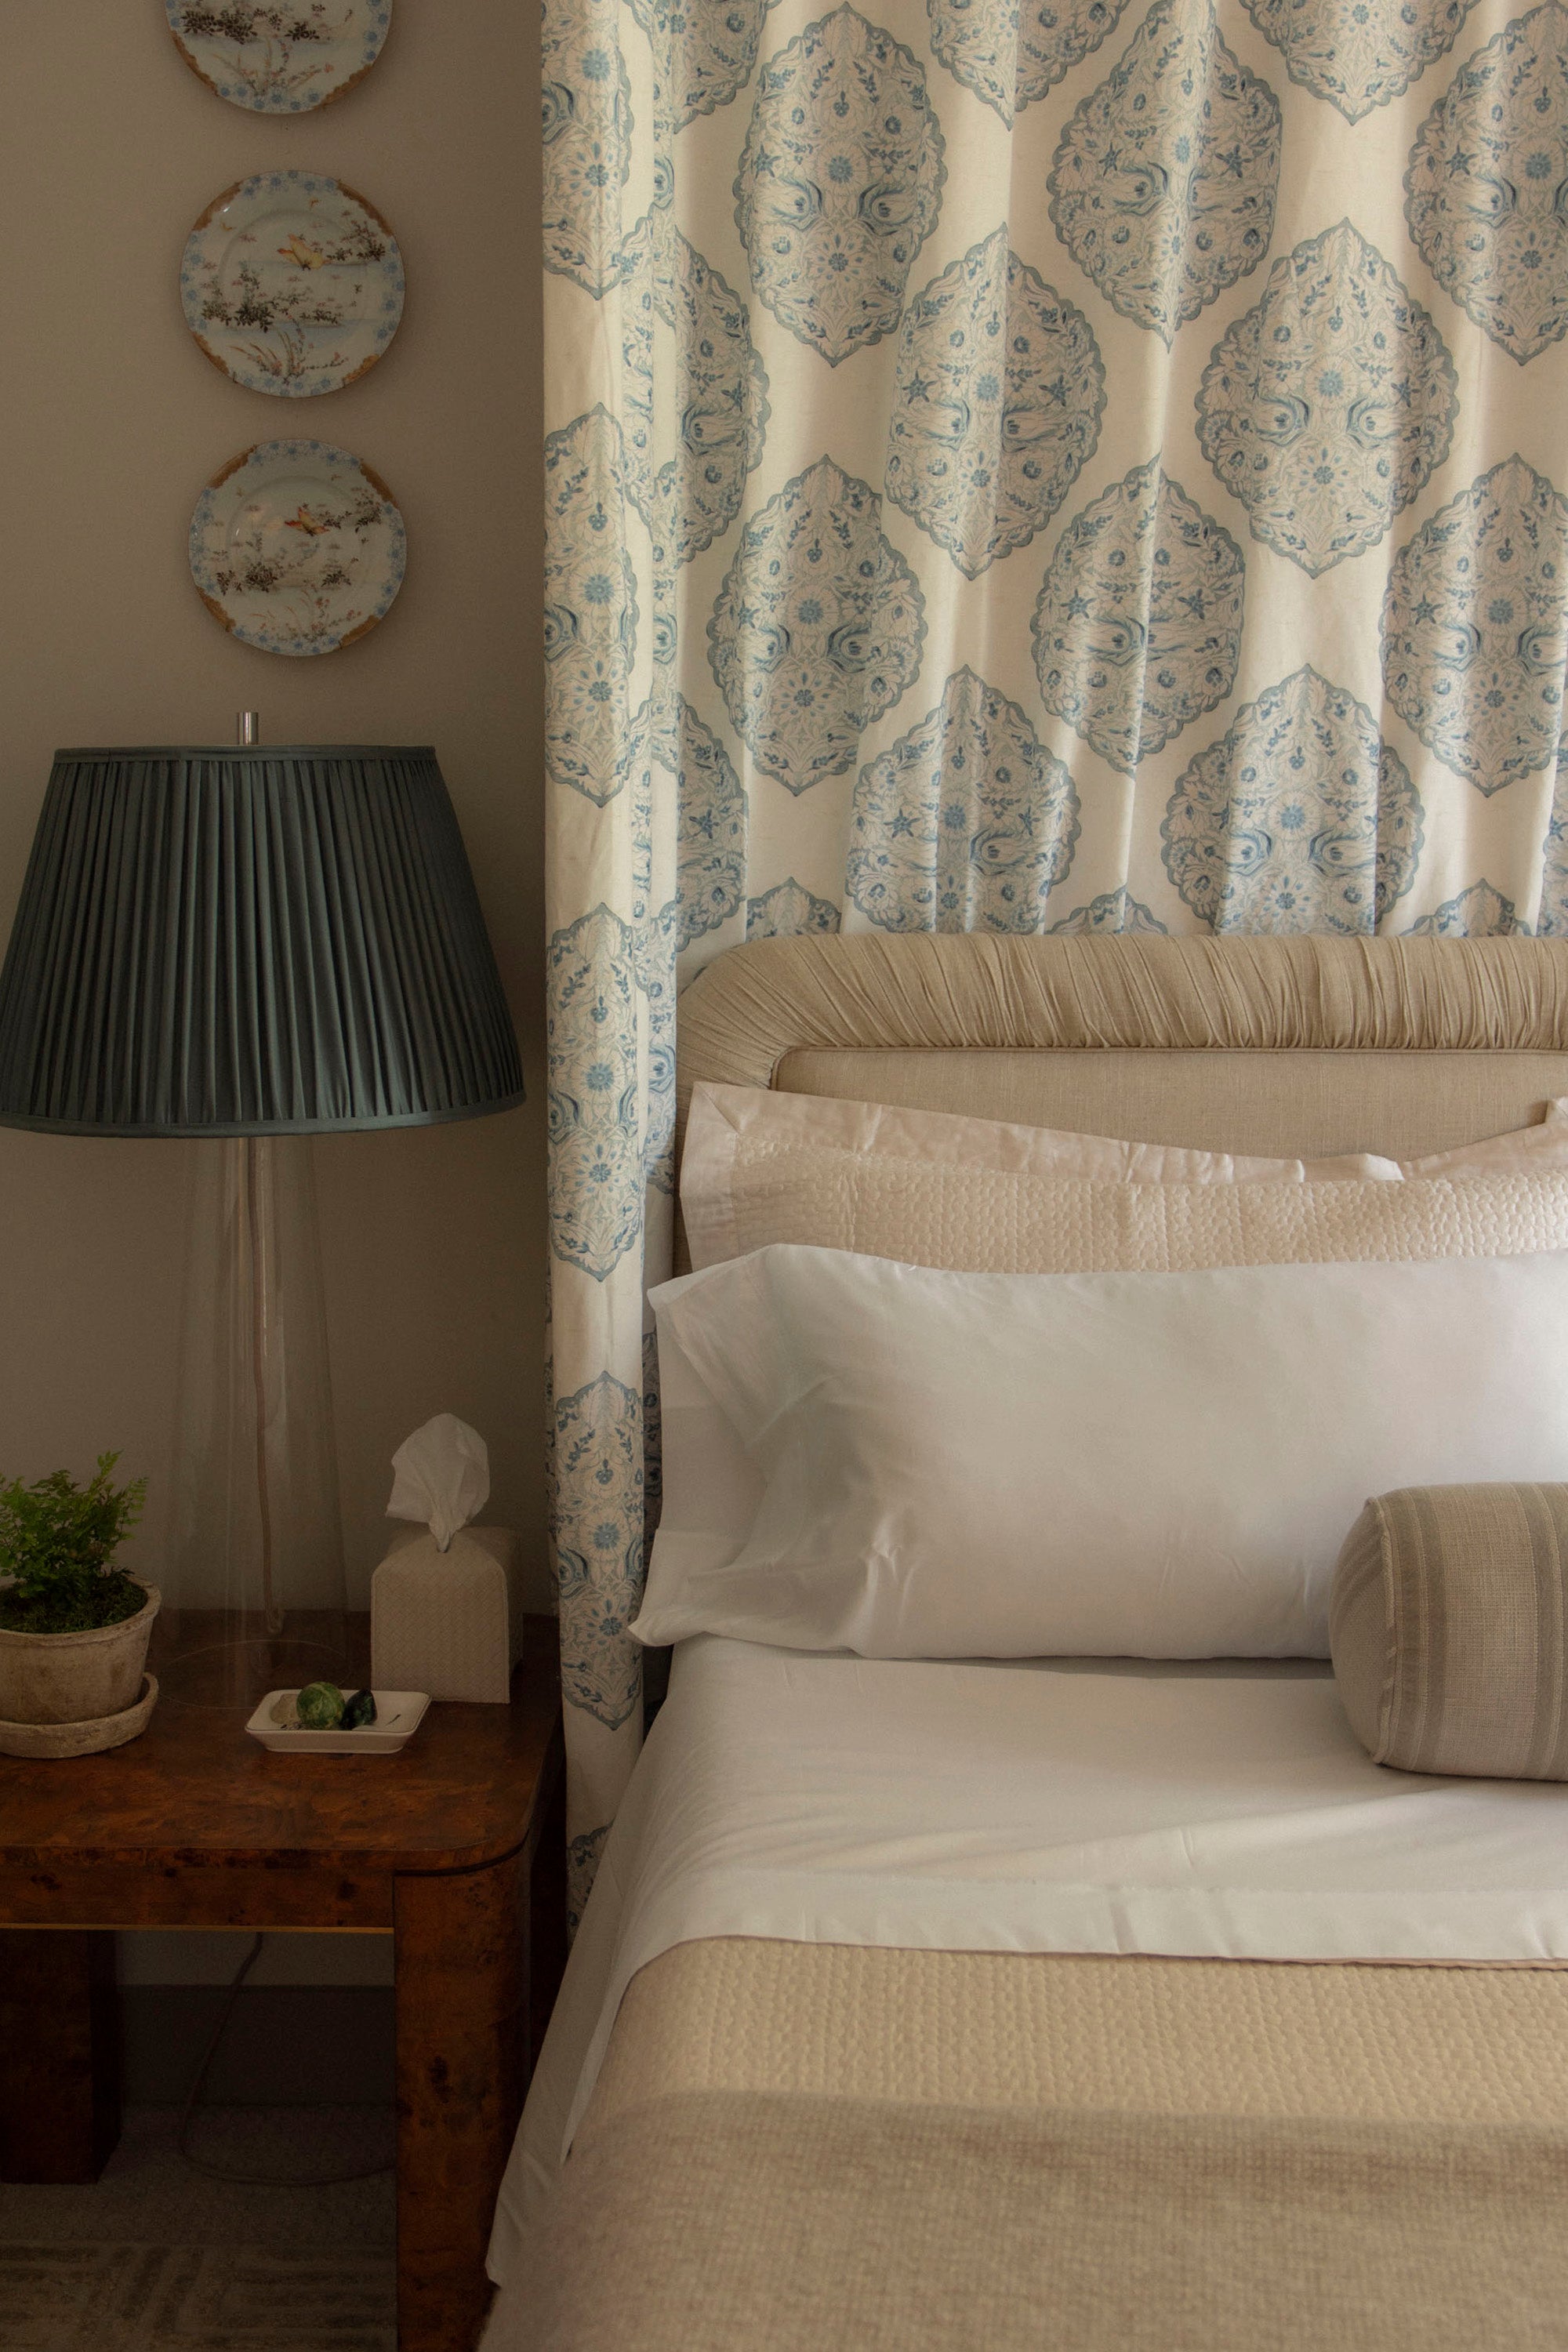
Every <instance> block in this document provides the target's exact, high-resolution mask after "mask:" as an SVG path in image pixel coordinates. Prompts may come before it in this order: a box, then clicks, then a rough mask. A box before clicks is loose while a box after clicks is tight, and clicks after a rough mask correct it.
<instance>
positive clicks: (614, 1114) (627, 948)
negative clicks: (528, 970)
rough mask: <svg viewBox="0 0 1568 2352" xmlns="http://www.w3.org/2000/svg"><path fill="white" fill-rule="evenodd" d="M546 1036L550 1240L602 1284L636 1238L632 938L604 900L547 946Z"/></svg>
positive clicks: (638, 1151)
mask: <svg viewBox="0 0 1568 2352" xmlns="http://www.w3.org/2000/svg"><path fill="white" fill-rule="evenodd" d="M546 981H547V996H546V1015H545V1034H546V1037H547V1040H548V1043H549V1048H550V1149H551V1151H552V1155H553V1157H554V1160H555V1163H556V1168H557V1170H558V1171H559V1181H558V1183H557V1185H556V1188H555V1192H554V1194H553V1196H552V1203H551V1231H550V1246H551V1248H552V1251H553V1252H554V1255H556V1256H557V1257H558V1258H561V1259H563V1260H564V1261H565V1263H566V1264H567V1265H576V1266H580V1267H581V1268H582V1270H583V1272H584V1274H587V1275H591V1276H593V1277H594V1278H595V1280H596V1281H599V1282H602V1281H603V1280H604V1279H605V1276H606V1275H608V1274H610V1273H611V1272H612V1271H613V1270H614V1268H615V1267H616V1265H618V1264H619V1263H620V1261H621V1259H622V1258H623V1257H624V1256H625V1255H626V1252H627V1251H628V1250H629V1249H631V1248H632V1247H633V1245H634V1244H636V1243H637V1241H638V1240H639V1238H640V1236H641V1225H642V1187H643V1143H642V1112H641V1105H640V1102H639V1099H638V1090H637V942H636V937H635V934H634V933H633V931H632V929H631V927H630V926H629V925H628V924H626V923H623V922H622V921H621V920H620V918H619V917H618V916H616V915H613V914H612V913H611V912H610V910H609V908H607V907H596V908H595V909H594V911H593V913H592V914H588V915H584V916H581V917H580V918H579V919H578V920H577V921H576V922H575V923H573V924H571V925H570V926H569V927H568V928H567V929H565V930H564V931H561V932H558V933H557V934H556V936H555V938H554V939H553V940H552V941H551V943H550V953H549V958H548V962H547V971H546Z"/></svg>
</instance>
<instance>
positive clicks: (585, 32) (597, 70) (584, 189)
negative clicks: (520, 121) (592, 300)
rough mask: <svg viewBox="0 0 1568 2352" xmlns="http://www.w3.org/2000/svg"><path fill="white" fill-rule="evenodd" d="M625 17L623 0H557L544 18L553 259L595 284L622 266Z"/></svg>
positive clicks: (582, 282)
mask: <svg viewBox="0 0 1568 2352" xmlns="http://www.w3.org/2000/svg"><path fill="white" fill-rule="evenodd" d="M619 20H620V10H619V8H618V7H616V5H614V0H570V5H560V0H552V5H551V6H550V8H549V9H548V10H547V11H546V12H545V20H544V35H543V59H542V62H543V69H544V89H543V105H544V191H543V194H544V266H545V268H546V269H554V270H559V271H560V273H561V275H562V276H563V278H575V279H576V281H577V283H578V285H579V286H581V287H582V288H583V289H584V291H585V292H587V293H589V294H602V293H603V292H604V291H605V288H606V287H608V286H611V285H613V284H614V283H615V281H616V278H618V277H619V275H620V268H621V195H622V191H623V189H624V188H625V186H626V178H627V175H628V173H629V171H630V168H631V122H632V107H631V84H630V81H629V79H628V78H627V74H626V61H625V59H624V58H622V56H621V47H620V40H619V37H618V30H617V27H618V25H619Z"/></svg>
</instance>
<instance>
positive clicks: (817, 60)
mask: <svg viewBox="0 0 1568 2352" xmlns="http://www.w3.org/2000/svg"><path fill="white" fill-rule="evenodd" d="M946 176H947V175H946V172H945V170H944V168H943V164H942V131H941V128H940V126H939V124H938V122H937V119H936V116H935V114H934V113H933V112H932V110H931V103H930V100H928V98H927V95H926V78H925V72H924V68H922V67H921V64H920V61H919V60H918V58H916V57H915V55H914V52H913V51H912V50H911V49H907V48H906V47H904V45H903V43H902V42H901V41H896V40H894V39H893V37H892V36H891V34H889V33H888V32H886V31H885V30H884V29H883V28H882V26H879V25H872V24H868V22H867V20H866V18H865V17H864V16H861V15H860V14H859V13H858V10H856V9H854V8H849V7H845V8H836V9H835V10H834V12H833V14H832V16H823V17H821V18H819V20H818V21H817V23H816V24H815V25H809V26H807V27H806V29H805V32H804V33H802V34H801V36H800V37H799V38H798V39H797V40H794V41H791V42H790V44H789V45H788V47H786V48H784V49H781V50H780V52H779V54H778V55H777V57H775V58H770V59H769V61H768V63H767V65H766V66H764V68H763V72H762V76H761V79H760V81H759V83H758V88H757V100H756V105H755V107H754V109H753V110H752V123H751V129H750V130H749V131H748V132H747V134H746V144H745V147H744V149H743V150H742V155H741V168H740V171H739V173H737V175H736V179H735V224H736V226H737V227H738V228H739V230H740V232H741V242H742V245H743V246H744V247H745V248H746V254H747V257H748V259H749V260H750V262H751V265H752V285H753V286H754V287H755V288H756V290H757V294H758V296H759V298H760V299H761V300H763V302H765V303H766V304H767V306H768V309H769V310H771V311H773V315H774V317H775V318H777V319H779V320H781V321H782V322H783V324H784V326H786V327H787V328H788V329H789V331H790V332H791V333H792V334H795V335H798V336H799V337H800V339H801V341H803V342H806V343H810V344H811V345H812V346H813V348H814V349H815V350H816V351H818V352H820V353H821V354H822V356H823V358H824V359H826V360H828V361H830V362H834V363H835V364H837V362H838V361H840V360H845V359H847V358H848V357H849V355H850V354H851V352H858V351H859V350H860V349H861V347H862V346H863V345H864V344H866V343H874V342H875V341H877V340H878V339H879V337H880V336H882V335H886V334H889V333H890V332H891V331H892V329H893V328H894V327H896V326H897V325H898V322H899V313H900V310H901V309H902V307H903V299H904V288H905V286H906V285H907V283H908V281H909V275H910V267H911V265H912V263H913V261H914V257H915V256H916V254H917V253H918V252H919V251H920V249H921V246H922V245H923V244H924V243H925V240H926V238H927V237H928V236H930V235H931V230H932V228H933V227H934V226H935V225H936V216H937V213H938V211H939V209H940V207H941V204H942V182H943V180H944V179H945V178H946Z"/></svg>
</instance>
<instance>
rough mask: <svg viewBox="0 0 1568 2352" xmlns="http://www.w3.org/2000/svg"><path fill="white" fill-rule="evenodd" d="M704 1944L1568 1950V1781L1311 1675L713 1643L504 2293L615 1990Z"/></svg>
mask: <svg viewBox="0 0 1568 2352" xmlns="http://www.w3.org/2000/svg"><path fill="white" fill-rule="evenodd" d="M707 1936H765V1937H781V1938H784V1940H786V1941H797V1942H805V1943H839V1944H882V1945H891V1946H903V1947H909V1948H945V1949H948V1950H960V1951H1019V1952H1046V1951H1058V1952H1146V1953H1164V1954H1186V1955H1203V1956H1207V1957H1210V1958H1215V1957H1217V1958H1237V1959H1277V1960H1278V1959H1318V1960H1321V1959H1362V1960H1367V1959H1376V1960H1401V1959H1404V1960H1411V1959H1419V1960H1537V1961H1539V1960H1542V1959H1552V1960H1563V1959H1568V1787H1563V1786H1557V1785H1553V1784H1546V1783H1541V1782H1532V1783H1526V1782H1519V1781H1500V1780H1436V1779H1428V1778H1424V1777H1420V1776H1417V1775H1415V1774H1410V1773H1404V1772H1396V1771H1392V1770H1390V1769H1386V1768H1384V1767H1382V1766H1379V1765H1374V1764H1373V1763H1372V1762H1370V1761H1369V1759H1368V1758H1367V1756H1366V1754H1365V1752H1364V1750H1363V1748H1361V1746H1360V1745H1359V1743H1358V1742H1357V1740H1356V1738H1355V1736H1354V1734H1353V1733H1352V1730H1351V1728H1350V1726H1349V1724H1348V1723H1347V1721H1346V1719H1345V1716H1344V1712H1343V1709H1342V1706H1341V1705H1340V1701H1339V1696H1338V1694H1337V1692H1336V1690H1335V1686H1334V1683H1333V1679H1332V1676H1331V1673H1330V1670H1329V1669H1328V1668H1327V1667H1326V1666H1320V1665H1317V1664H1312V1663H1310V1662H1307V1661H1280V1662H1268V1661H1253V1660H1238V1661H1225V1662H1212V1661H1205V1662H1202V1663H1198V1664H1190V1663H1179V1664H1155V1663H1151V1662H1146V1661H1134V1662H1128V1663H1122V1662H1120V1661H1118V1662H1111V1663H1107V1662H1103V1661H1095V1660H1090V1661H1082V1660H1068V1661H1064V1662H1050V1661H1040V1662H1034V1661H1030V1662H1025V1663H1019V1662H1017V1661H1016V1660H1009V1661H1005V1662H979V1663H970V1664H966V1663H954V1662H952V1661H941V1662H935V1663H926V1662H922V1661H910V1660H901V1659H900V1660H889V1661H879V1660H871V1659H864V1658H857V1657H844V1656H831V1657H824V1656H817V1655H813V1654H802V1653H800V1652H793V1651H785V1650H773V1649H768V1648H764V1647H762V1646H761V1645H759V1644H756V1643H748V1642H737V1641H730V1640H725V1639H722V1638H720V1637H719V1636H716V1635H706V1634H705V1635H701V1636H699V1637H697V1638H696V1639H694V1640H691V1641H689V1642H686V1643H682V1644H681V1646H680V1648H679V1650H678V1651H677V1653H676V1656H675V1660H674V1664H673V1669H672V1673H671V1677H670V1687H669V1696H668V1699H667V1700H666V1702H665V1705H664V1707H663V1709H662V1710H661V1712H660V1714H659V1717H658V1721H657V1722H656V1723H655V1725H654V1727H653V1729H652V1731H651V1733H650V1735H649V1738H648V1742H647V1748H645V1750H644V1752H643V1755H642V1757H641V1759H640V1760H639V1762H638V1765H637V1771H636V1773H635V1774H634V1776H633V1780H632V1783H631V1787H630V1789H629V1790H628V1792H627V1795H626V1800H625V1801H624V1803H623V1804H622V1806H621V1809H620V1811H619V1813H618V1815H617V1817H616V1823H615V1826H614V1828H613V1830H612V1831H611V1833H610V1835H609V1837H608V1839H607V1840H606V1842H605V1852H604V1856H603V1858H602V1860H601V1863H600V1866H599V1874H598V1877H597V1880H596V1881H595V1888H594V1893H593V1896H592V1898H591V1900H590V1902H589V1905H588V1907H587V1911H586V1914H585V1916H584V1921H583V1926H582V1928H581V1930H580V1932H579V1934H578V1937H577V1939H576V1943H575V1945H574V1949H573V1953H572V1958H571V1962H570V1965H569V1966H568V1969H567V1971H566V1977H565V1980H564V1982H563V1987H562V1993H561V1999H560V2000H559V2002H558V2003H557V2006H556V2011H555V2015H554V2017H553V2019H552V2023H551V2028H550V2032H549V2035H548V2037H547V2039H546V2042H545V2045H544V2049H543V2052H542V2056H541V2062H540V2066H539V2070H538V2073H537V2074H536V2077H535V2080H534V2083H533V2086H532V2089H531V2092H530V2095H529V2101H528V2106H527V2109H526V2112H525V2114H524V2116H523V2121H522V2126H521V2130H520V2132H519V2134H518V2139H517V2143H516V2146H515V2147H514V2149H513V2152H512V2158H511V2162H510V2166H509V2168H508V2171H507V2176H506V2179H505V2182H504V2184H503V2187H502V2190H501V2196H500V2203H499V2205H498V2208H497V2213H496V2224H495V2232H494V2236H493V2238H492V2241H491V2247H490V2272H491V2276H492V2277H494V2278H495V2279H496V2280H498V2282H501V2283H504V2281H505V2279H506V2277H507V2275H508V2273H509V2272H510V2269H511V2268H512V2265H513V2263H514V2261H515V2259H516V2255H517V2252H518V2249H519V2246H520V2244H521V2241H522V2236H523V2233H524V2231H526V2229H527V2227H528V2223H529V2220H530V2217H531V2214H532V2213H533V2212H534V2211H536V2210H537V2206H538V2200H540V2198H541V2197H542V2195H543V2194H544V2193H545V2192H546V2191H547V2190H548V2189H549V2187H550V2184H551V2182H552V2179H554V2177H555V2174H556V2172H557V2171H558V2169H559V2167H560V2163H561V2160H562V2158H563V2155H564V2153H565V2150H566V2148H567V2147H568V2146H569V2145H570V2141H571V2136H572V2133H573V2132H574V2130H575V2128H576V2126H577V2124H578V2122H579V2120H580V2119H581V2116H582V2114H583V2111H584V2107H585V2105H586V2104H587V2101H588V2097H589V2095H590V2094H591V2092H592V2090H593V2086H594V2083H595V2077H596V2075H597V2074H598V2070H599V2066H600V2063H601V2062H602V2060H603V2057H604V2053H605V2045H606V2043H607V2042H608V2040H609V2036H610V2031H611V2028H612V2027H613V2025H614V2023H615V2019H616V2010H617V2009H618V2007H619V2004H620V2000H621V1995H622V1994H623V1992H624V1991H625V1990H626V1986H627V1985H628V1984H629V1983H630V1981H631V1979H632V1978H633V1977H634V1976H635V1975H636V1974H637V1970H638V1969H640V1968H642V1967H644V1966H645V1965H646V1963H647V1962H648V1961H649V1960H652V1959H656V1958H658V1955H659V1954H660V1953H661V1952H664V1951H667V1950H668V1949H669V1948H671V1946H673V1945H676V1944H679V1943H684V1942H688V1941H689V1940H692V1939H694V1938H696V1937H707Z"/></svg>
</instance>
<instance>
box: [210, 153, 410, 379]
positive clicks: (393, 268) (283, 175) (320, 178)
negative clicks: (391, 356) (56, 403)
mask: <svg viewBox="0 0 1568 2352" xmlns="http://www.w3.org/2000/svg"><path fill="white" fill-rule="evenodd" d="M290 184H298V185H299V187H300V191H301V193H305V192H313V191H314V190H316V189H330V190H331V192H332V194H334V195H337V196H341V197H342V199H343V200H344V202H345V203H346V204H349V205H356V206H357V207H358V208H359V210H360V211H361V212H362V213H363V214H364V215H365V216H366V217H367V219H369V220H370V221H372V222H374V226H375V227H376V228H377V229H378V230H379V231H380V232H381V234H382V236H384V237H385V239H386V243H387V251H386V252H385V254H384V255H383V257H382V258H381V260H380V261H379V262H374V263H372V264H371V265H370V266H371V267H372V268H375V269H377V270H379V271H380V272H381V273H382V275H383V277H384V279H385V280H386V281H387V282H388V283H389V284H390V286H391V289H392V290H393V292H394V293H395V297H396V308H395V311H394V312H393V313H392V324H391V325H390V327H388V328H387V330H386V332H385V334H384V335H378V334H377V332H376V330H375V329H374V327H372V326H371V325H370V324H369V322H368V321H366V320H359V321H356V322H355V324H356V329H357V331H358V332H360V333H361V334H369V335H370V336H371V337H372V340H373V348H372V349H371V350H370V351H368V352H366V353H365V355H364V357H363V359H361V360H360V361H359V362H358V363H357V364H356V365H355V366H353V367H351V368H348V369H346V370H345V371H343V372H342V373H336V374H334V375H333V376H332V378H331V382H330V383H312V384H303V383H302V384H299V385H294V384H289V383H266V382H264V381H263V380H262V379H261V377H260V376H259V375H258V374H255V373H247V372H237V370H236V369H235V368H233V367H231V366H230V364H229V362H228V361H227V360H226V358H225V357H224V355H223V353H222V352H221V351H219V350H217V349H216V348H215V346H214V344H213V343H212V342H211V341H209V340H208V336H207V334H206V332H205V331H204V329H205V321H204V320H203V318H202V314H201V310H200V309H199V307H198V305H197V299H196V297H197V292H198V289H196V287H195V285H194V284H193V283H192V278H193V274H194V272H195V269H196V268H199V267H200V266H201V265H202V263H203V261H204V260H205V258H206V254H205V232H206V231H208V230H209V229H210V228H211V227H212V225H213V223H214V222H215V221H216V219H217V217H218V215H219V214H220V213H222V212H225V211H226V210H227V208H228V206H229V205H232V204H233V203H235V201H236V200H237V198H239V197H242V196H245V195H247V194H250V193H251V192H252V191H254V192H255V193H256V194H258V195H260V194H264V193H266V194H271V193H273V192H274V190H275V189H276V192H277V193H279V194H281V193H283V192H284V191H285V190H286V189H287V188H288V187H289V185H290ZM406 291H407V279H406V276H405V271H404V267H403V252H402V248H401V247H400V246H399V244H398V242H397V237H396V235H395V231H394V229H393V226H392V223H391V222H390V221H389V220H388V219H387V217H386V215H385V214H384V212H383V211H382V210H381V208H380V206H379V205H374V204H372V202H371V200H370V198H369V197H368V196H364V195H362V194H360V192H359V190H358V189H357V188H351V187H350V186H349V184H348V183H347V182H346V181H345V180H338V179H334V178H332V177H331V174H330V173H325V172H301V171H284V172H252V173H249V174H248V175H247V177H246V178H245V179H243V180H236V182H235V183H234V184H233V186H232V187H228V188H225V189H224V191H223V193H222V194H221V195H216V196H215V197H214V198H213V200H212V202H211V204H210V205H207V207H206V209H205V212H204V213H203V214H202V215H201V217H200V218H199V219H198V220H196V221H195V222H193V224H192V226H191V232H190V235H189V236H187V237H186V239H185V245H184V252H183V253H182V254H181V256H180V308H181V310H182V311H183V312H184V320H185V325H186V326H187V327H188V329H189V330H190V333H191V339H192V341H194V342H195V346H196V349H197V350H198V351H199V352H201V354H202V356H203V358H204V359H206V360H208V361H210V362H211V363H212V365H213V366H214V367H216V369H217V371H218V373H219V374H220V375H223V376H226V378H227V380H228V382H229V383H235V384H237V385H238V386H239V388H240V390H241V391H242V392H259V393H263V394H266V395H267V397H268V399H274V400H322V399H325V398H326V396H327V395H328V394H330V393H334V392H343V391H346V389H347V388H348V386H349V385H350V384H351V383H358V382H359V381H360V378H361V377H362V376H363V375H367V374H368V373H369V372H370V370H371V369H372V368H373V367H374V365H375V363H376V362H377V361H378V360H379V359H382V358H384V356H385V354H386V352H387V351H388V350H389V348H390V347H391V344H392V341H393V339H394V337H395V335H396V333H397V330H398V328H399V327H400V326H401V325H402V323H403V305H404V300H405V295H406ZM308 373H310V374H311V375H326V374H327V373H329V371H328V370H327V369H325V368H312V369H310V370H309V371H308Z"/></svg>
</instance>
